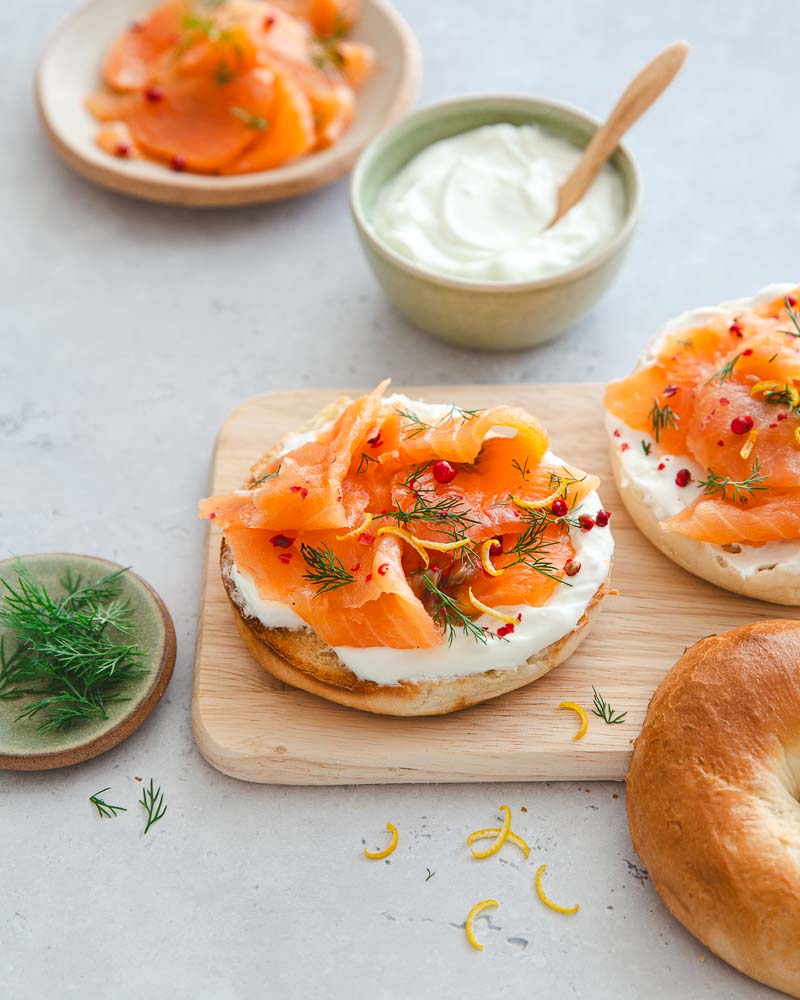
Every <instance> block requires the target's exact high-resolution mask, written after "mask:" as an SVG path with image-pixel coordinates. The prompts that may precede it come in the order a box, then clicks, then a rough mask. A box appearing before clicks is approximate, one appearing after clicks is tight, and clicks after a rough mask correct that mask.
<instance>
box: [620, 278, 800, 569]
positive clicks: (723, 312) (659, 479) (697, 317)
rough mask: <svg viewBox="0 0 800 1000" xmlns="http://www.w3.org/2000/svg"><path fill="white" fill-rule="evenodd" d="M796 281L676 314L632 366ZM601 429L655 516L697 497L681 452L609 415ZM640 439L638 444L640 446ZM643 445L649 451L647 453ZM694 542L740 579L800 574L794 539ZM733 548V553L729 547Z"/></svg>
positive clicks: (700, 473)
mask: <svg viewBox="0 0 800 1000" xmlns="http://www.w3.org/2000/svg"><path fill="white" fill-rule="evenodd" d="M795 287H796V285H793V284H778V285H768V286H767V287H766V288H763V289H762V290H761V291H760V292H758V294H757V295H754V296H753V297H752V298H749V299H733V300H731V301H729V302H723V303H722V304H721V305H719V306H713V307H707V308H701V309H693V310H691V311H690V312H685V313H682V314H681V315H680V316H678V317H676V318H675V319H674V320H672V321H671V322H670V323H668V324H667V325H666V326H665V327H664V328H663V329H662V330H661V331H659V333H658V334H657V335H656V336H655V337H654V338H653V340H652V341H651V343H650V344H649V345H648V348H647V350H646V351H645V353H644V354H643V355H642V359H641V362H640V364H639V365H638V366H637V368H640V367H644V366H645V365H649V364H652V363H653V362H654V361H655V360H656V358H657V357H658V355H659V353H660V350H661V346H662V344H663V342H664V340H665V338H666V337H667V336H668V335H671V334H675V333H681V332H683V331H686V330H691V329H695V328H697V327H699V326H702V325H704V324H706V323H709V322H713V321H715V320H720V319H722V320H725V321H728V320H729V319H730V317H731V315H732V314H735V312H736V310H737V309H746V308H753V307H755V306H758V305H762V304H764V303H767V302H772V301H774V300H775V299H777V298H779V297H781V296H783V295H788V294H789V292H791V291H792V290H793V289H794V288H795ZM606 428H607V429H608V433H609V436H610V438H611V441H612V447H613V448H615V449H616V450H617V453H618V456H619V459H620V465H621V467H622V470H623V476H624V480H623V482H622V483H621V485H622V486H627V485H629V484H631V483H632V484H633V485H635V486H637V487H638V489H639V491H640V492H641V494H642V496H643V499H644V501H645V503H646V504H647V505H648V506H649V507H650V509H651V511H652V512H653V515H654V516H655V517H656V518H657V519H658V520H659V521H664V520H666V519H667V518H670V517H674V516H675V515H676V514H680V512H681V511H682V510H684V509H685V508H686V507H690V506H691V505H692V504H693V503H694V501H695V500H696V499H697V498H698V487H697V483H698V482H699V481H701V480H703V479H705V477H706V474H707V472H706V469H703V468H701V467H700V466H699V465H698V464H697V463H696V462H695V461H694V460H693V459H691V458H689V457H688V456H686V455H663V454H662V455H658V454H657V453H656V442H655V439H654V438H653V437H652V436H651V435H650V434H645V433H643V432H641V431H637V430H634V429H633V428H632V427H629V426H628V424H626V423H624V421H622V420H620V419H619V418H617V417H615V416H613V415H612V414H611V413H606ZM643 442H644V446H643ZM647 446H649V451H650V454H649V455H648V454H647V453H646V452H647ZM679 469H688V470H689V472H690V473H691V475H692V482H691V483H690V484H689V485H688V486H684V487H681V486H678V484H677V483H676V481H675V475H676V473H677V472H678V470H679ZM697 544H698V545H699V546H702V547H703V548H705V549H707V550H710V551H711V552H712V553H713V554H714V557H715V558H716V559H717V561H718V562H720V563H721V564H722V565H724V566H729V567H732V568H734V569H735V570H736V571H737V572H738V573H739V574H741V576H742V577H743V578H745V579H746V578H747V577H749V576H753V575H755V574H756V573H758V572H760V571H761V570H763V569H764V568H766V567H770V566H773V565H775V564H779V565H780V566H781V567H783V568H784V569H786V570H787V571H788V572H791V573H797V574H798V575H800V542H794V541H786V542H784V541H776V542H767V543H766V544H764V545H747V544H746V543H739V544H737V545H736V546H732V547H730V548H724V547H723V546H721V545H714V544H712V543H711V542H701V541H698V542H697ZM737 548H738V549H739V551H738V552H737V551H735V549H737Z"/></svg>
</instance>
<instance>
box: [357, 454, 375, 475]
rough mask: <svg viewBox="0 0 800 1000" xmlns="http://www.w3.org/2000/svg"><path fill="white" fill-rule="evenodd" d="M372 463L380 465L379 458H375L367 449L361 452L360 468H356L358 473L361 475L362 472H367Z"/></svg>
mask: <svg viewBox="0 0 800 1000" xmlns="http://www.w3.org/2000/svg"><path fill="white" fill-rule="evenodd" d="M370 464H372V465H380V462H379V461H378V459H377V458H373V457H372V455H368V454H367V453H366V452H365V451H362V452H361V460H360V461H359V463H358V468H357V469H356V475H357V476H360V475H361V473H362V472H366V471H367V469H369V467H370Z"/></svg>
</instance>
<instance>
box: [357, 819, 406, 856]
mask: <svg viewBox="0 0 800 1000" xmlns="http://www.w3.org/2000/svg"><path fill="white" fill-rule="evenodd" d="M386 829H387V830H388V831H389V833H390V834H391V835H392V839H391V840H390V841H389V846H388V847H384V849H383V850H382V851H368V850H367V849H366V847H365V848H364V855H365V857H367V858H369V859H370V860H371V861H380V860H381V858H388V857H389V855H390V854H392V852H393V851H394V850H395V848H396V847H397V841H398V840H399V839H400V834H399V833H398V832H397V827H396V826H395V825H394V824H393V823H387V824H386Z"/></svg>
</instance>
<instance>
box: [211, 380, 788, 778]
mask: <svg viewBox="0 0 800 1000" xmlns="http://www.w3.org/2000/svg"><path fill="white" fill-rule="evenodd" d="M404 391H406V392H407V393H408V395H410V396H411V397H412V398H422V399H426V400H430V401H432V402H435V401H447V402H454V403H456V404H458V405H459V406H463V407H465V408H473V407H485V406H490V405H493V404H497V403H504V404H509V405H516V406H522V407H525V408H526V409H528V410H530V411H532V412H533V413H535V414H537V415H538V416H539V417H540V419H542V420H543V421H544V423H545V424H546V425H547V426H548V427H549V429H550V436H551V445H552V448H553V450H554V451H555V452H556V453H557V454H559V455H560V456H562V457H563V458H564V459H565V460H567V461H569V462H572V463H574V464H576V465H579V466H582V467H583V468H584V469H588V470H590V471H592V472H595V473H597V474H598V475H599V476H600V477H601V479H602V486H601V490H600V493H601V496H602V498H603V500H604V503H605V505H606V506H607V507H608V508H609V509H610V510H611V511H612V512H613V520H612V527H613V530H614V537H615V539H616V545H617V549H616V559H615V564H614V571H613V577H612V581H613V584H614V586H615V587H617V588H619V591H620V594H619V596H617V597H608V598H607V599H606V601H605V605H604V610H603V612H602V614H601V615H600V618H599V619H598V621H597V623H596V625H595V626H594V628H593V630H592V632H591V633H590V635H589V637H588V638H587V639H586V640H585V642H584V643H583V644H582V645H581V647H580V648H579V649H578V651H577V652H576V653H575V654H574V655H573V656H572V657H571V659H569V660H568V661H566V662H565V663H563V664H561V665H560V666H559V667H556V669H555V670H554V671H552V673H550V674H548V675H547V676H546V677H543V678H542V679H540V680H538V681H536V682H534V683H533V684H530V685H528V686H527V687H524V688H521V689H520V690H518V691H514V692H511V693H510V694H507V695H504V696H503V697H500V698H497V699H495V700H493V701H488V702H484V703H483V704H481V705H477V706H475V707H474V708H470V709H467V710H466V711H463V712H458V713H455V714H453V715H447V716H439V717H433V718H420V719H401V718H389V717H385V716H376V715H369V714H367V713H365V712H358V711H355V710H353V709H348V708H342V707H341V706H339V705H334V704H332V703H331V702H327V701H324V700H322V699H320V698H317V697H315V696H314V695H310V694H306V693H305V692H303V691H298V690H296V689H295V688H291V687H288V686H287V685H285V684H282V683H281V682H279V681H277V680H275V679H273V678H272V677H271V676H270V675H269V674H267V673H266V672H265V671H264V670H263V669H262V668H261V667H260V666H259V665H258V664H257V663H256V662H255V660H253V659H252V657H251V656H250V654H249V652H248V651H247V649H246V647H245V646H244V644H243V642H242V640H241V639H240V637H239V634H238V632H237V631H236V628H235V625H234V621H233V617H232V612H231V609H230V606H229V604H228V600H227V597H226V595H225V592H224V590H223V587H222V583H221V582H220V578H219V571H218V557H219V543H220V533H219V531H218V530H217V529H215V528H212V529H211V530H210V531H209V535H208V540H207V552H206V562H205V578H204V581H203V588H202V598H201V607H200V621H199V627H198V640H197V651H196V660H195V676H194V696H193V703H192V722H193V729H194V735H195V739H196V741H197V744H198V746H199V748H200V751H201V753H202V754H203V756H204V757H205V758H206V759H207V760H208V761H209V762H210V763H211V764H213V765H214V766H215V767H217V768H219V770H220V771H223V772H224V773H225V774H229V775H232V776H233V777H235V778H242V779H244V780H246V781H261V782H269V783H275V784H290V785H339V784H362V783H363V784H369V783H384V782H411V781H527V780H551V781H554V780H560V779H570V780H572V779H579V780H587V779H611V780H617V781H621V780H622V779H623V778H624V777H625V774H626V772H627V769H628V762H629V759H630V755H631V750H632V744H633V740H634V738H635V736H636V735H637V733H638V732H639V729H640V728H641V724H642V721H643V719H644V713H645V710H646V708H647V703H648V701H649V699H650V696H651V695H652V693H653V691H654V690H655V688H656V686H657V684H658V682H659V681H660V679H661V678H662V677H663V676H664V674H665V673H666V672H667V671H668V670H669V668H670V667H671V665H672V664H673V663H674V662H675V660H676V659H677V658H678V657H679V656H680V655H681V653H682V652H683V650H684V649H685V647H686V646H689V645H691V644H692V643H694V642H695V641H697V640H698V639H700V638H702V637H703V636H705V635H709V634H710V633H713V632H721V631H724V630H725V629H728V628H732V627H734V626H736V625H742V624H745V623H747V622H752V621H756V620H759V619H766V618H775V617H784V618H797V617H800V609H797V608H782V607H776V606H775V605H768V604H763V603H761V602H758V601H750V600H747V599H745V598H741V597H737V596H736V595H734V594H729V593H727V592H725V591H722V590H718V589H716V588H715V587H712V586H711V585H710V584H707V583H704V582H703V581H701V580H698V579H696V578H695V577H693V576H691V575H690V574H689V573H686V572H685V571H684V570H682V569H679V568H678V567H677V566H675V565H673V564H672V563H671V562H670V561H669V560H668V559H666V557H664V556H662V555H661V554H660V553H659V552H657V551H656V549H654V548H653V546H652V545H651V544H650V543H649V542H648V541H647V540H646V539H645V538H644V536H642V535H641V534H640V533H639V531H638V530H637V529H636V528H635V527H634V526H633V524H632V522H631V520H630V518H629V517H628V516H627V514H626V512H625V509H624V508H623V506H622V503H621V501H620V499H619V496H618V494H617V491H616V489H615V487H614V482H613V477H612V474H611V468H610V463H609V457H608V444H607V440H606V434H605V431H604V428H603V410H602V403H601V401H602V396H603V387H602V386H599V385H584V384H575V385H549V386H458V387H456V386H447V387H442V386H439V387H432V388H428V387H425V388H416V389H408V390H404ZM340 394H341V393H339V392H336V391H332V390H321V389H320V390H308V391H301V392H281V393H272V394H269V395H265V396H258V397H256V398H254V399H251V400H248V401H247V402H246V403H244V404H243V405H242V406H240V407H239V408H238V409H236V410H234V411H233V413H232V414H231V415H230V416H229V417H228V419H227V420H226V421H225V424H224V425H223V427H222V430H221V431H220V434H219V438H218V440H217V446H216V449H215V452H214V459H213V465H212V474H211V484H210V492H211V493H219V492H222V491H226V490H230V489H234V488H235V487H237V486H239V485H240V484H241V483H242V481H243V480H244V478H245V476H246V473H247V470H248V468H249V467H250V465H251V464H252V463H253V462H254V461H255V460H256V459H257V458H258V457H259V456H260V455H261V454H262V453H263V452H265V451H266V450H267V449H268V448H269V447H270V446H271V445H272V444H273V443H274V442H275V441H276V440H277V439H278V438H279V437H281V436H282V435H283V434H284V433H286V432H288V431H291V430H294V429H296V428H297V427H298V426H300V425H301V424H302V423H303V422H304V421H306V420H307V419H308V418H309V417H310V416H312V415H313V414H314V413H316V412H317V411H318V410H320V409H321V408H322V407H323V406H325V405H326V404H327V403H329V402H330V401H331V400H332V399H334V398H335V397H336V396H338V395H340ZM592 685H594V686H595V687H596V689H597V690H598V691H599V692H600V693H601V694H602V695H603V697H604V698H605V699H606V700H607V701H608V702H609V703H610V704H611V705H612V706H613V707H614V708H615V709H616V710H617V711H619V712H623V711H624V712H627V716H626V718H625V720H624V722H623V723H622V724H620V725H606V724H605V723H604V722H603V721H602V720H601V719H600V718H598V717H596V716H594V715H590V724H589V731H588V733H587V734H586V736H585V737H584V738H583V739H582V740H581V741H580V742H577V743H576V742H573V740H572V736H573V734H574V733H575V731H576V722H577V720H576V717H575V715H574V714H573V713H572V712H567V711H563V710H559V708H558V704H559V702H561V701H565V700H571V701H577V702H579V703H580V704H582V705H583V706H584V707H585V708H586V709H587V711H589V710H590V709H591V706H592Z"/></svg>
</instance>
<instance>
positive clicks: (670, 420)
mask: <svg viewBox="0 0 800 1000" xmlns="http://www.w3.org/2000/svg"><path fill="white" fill-rule="evenodd" d="M648 416H649V418H650V426H651V427H652V428H653V437H654V438H655V439H656V441H658V440H659V437H660V436H661V432H662V431H664V430H673V431H674V430H676V429H677V427H678V420H679V418H678V414H677V413H676V412H675V411H674V410H673V409H672V407H671V406H670V405H669V404H668V403H667V404H666V405H665V406H661V405H660V404H659V402H658V400H657V399H654V400H653V408H652V409H651V410H650V413H649V414H648Z"/></svg>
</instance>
